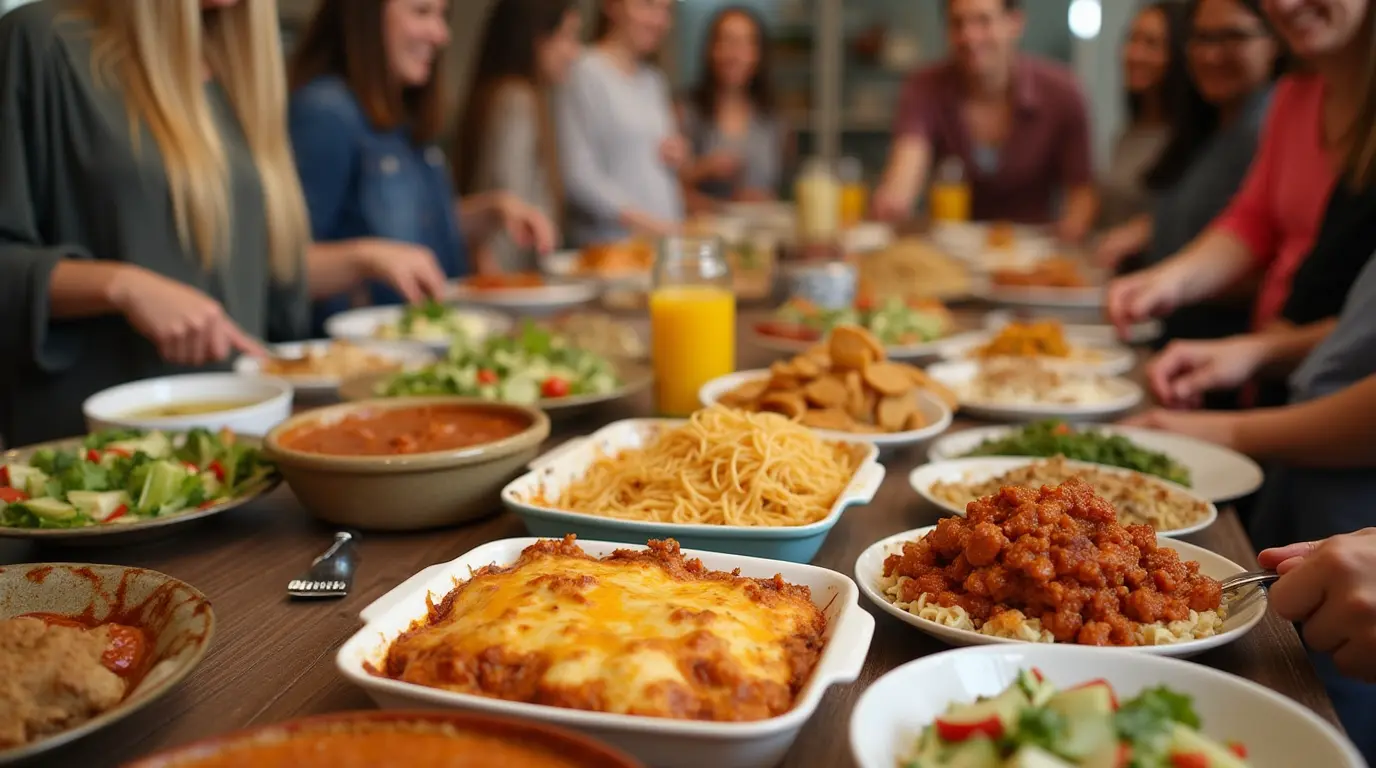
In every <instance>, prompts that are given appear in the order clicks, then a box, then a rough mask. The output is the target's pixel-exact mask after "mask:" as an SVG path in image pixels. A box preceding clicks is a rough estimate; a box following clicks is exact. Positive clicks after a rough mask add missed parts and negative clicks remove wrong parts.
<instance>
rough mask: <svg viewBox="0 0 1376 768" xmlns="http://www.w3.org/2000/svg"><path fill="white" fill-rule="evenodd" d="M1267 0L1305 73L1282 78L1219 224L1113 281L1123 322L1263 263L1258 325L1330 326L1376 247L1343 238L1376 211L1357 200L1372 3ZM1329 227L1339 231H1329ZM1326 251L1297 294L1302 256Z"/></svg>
mask: <svg viewBox="0 0 1376 768" xmlns="http://www.w3.org/2000/svg"><path fill="white" fill-rule="evenodd" d="M1260 5H1261V8H1262V10H1263V11H1264V12H1265V13H1266V14H1267V16H1268V17H1269V18H1270V19H1271V21H1272V22H1273V23H1274V24H1275V26H1276V27H1277V28H1278V29H1279V30H1280V31H1281V33H1282V35H1283V36H1284V38H1285V40H1286V42H1287V43H1288V44H1289V45H1290V47H1291V49H1292V52H1293V53H1294V54H1295V56H1296V57H1297V58H1298V59H1300V60H1301V61H1302V62H1303V63H1304V64H1305V66H1306V71H1304V72H1303V73H1301V74H1296V75H1292V76H1290V77H1287V78H1285V79H1284V80H1282V82H1281V84H1280V85H1279V86H1278V87H1277V90H1276V94H1275V97H1274V100H1273V103H1272V109H1271V113H1270V116H1269V118H1268V121H1267V125H1266V127H1265V129H1264V130H1263V133H1262V138H1261V146H1260V148H1259V149H1258V152H1257V156H1256V159H1255V160H1254V161H1253V164H1252V169H1251V171H1250V173H1249V175H1248V178H1247V181H1246V182H1245V183H1244V184H1243V187H1242V189H1241V190H1240V191H1239V192H1238V194H1237V196H1236V197H1235V198H1234V199H1233V201H1232V203H1231V205H1230V206H1229V207H1228V209H1227V210H1226V211H1225V212H1224V213H1223V215H1222V216H1220V217H1219V218H1218V220H1217V221H1215V223H1214V225H1213V226H1212V227H1211V228H1210V229H1209V230H1208V231H1206V232H1205V233H1204V234H1202V235H1200V236H1199V237H1198V238H1196V239H1195V240H1194V242H1192V243H1190V245H1188V246H1186V248H1185V249H1184V250H1182V251H1181V252H1179V253H1178V254H1176V255H1175V256H1173V257H1172V258H1170V259H1168V260H1166V261H1164V262H1162V263H1161V264H1159V265H1156V266H1154V267H1152V268H1150V269H1146V270H1143V271H1141V272H1138V273H1135V274H1132V275H1128V276H1127V277H1124V278H1120V279H1118V280H1115V281H1114V282H1113V283H1112V284H1111V285H1110V286H1109V296H1108V310H1109V317H1110V319H1111V320H1112V321H1113V322H1114V324H1115V325H1118V326H1119V327H1126V326H1128V325H1131V324H1132V323H1134V322H1139V321H1141V320H1145V319H1148V318H1151V317H1158V316H1161V315H1165V314H1168V313H1170V312H1172V311H1174V310H1175V309H1177V308H1179V307H1182V306H1186V305H1190V304H1194V303H1196V302H1199V301H1201V300H1203V299H1206V298H1210V297H1213V296H1216V295H1218V294H1219V293H1222V292H1224V291H1226V290H1228V289H1229V288H1231V287H1233V286H1234V285H1235V284H1237V283H1238V282H1239V281H1241V280H1243V279H1244V278H1246V277H1248V276H1249V275H1250V274H1252V273H1254V272H1256V271H1261V272H1262V273H1263V274H1262V281H1261V286H1260V289H1259V292H1258V294H1257V299H1256V305H1255V311H1254V314H1253V328H1254V330H1257V331H1265V330H1266V329H1268V328H1271V327H1274V326H1276V325H1277V324H1278V323H1284V324H1288V325H1292V326H1293V325H1307V324H1310V323H1313V324H1315V325H1316V326H1317V328H1316V330H1315V332H1316V333H1323V332H1324V331H1326V330H1327V329H1329V328H1331V326H1332V323H1333V317H1334V316H1335V315H1336V314H1337V312H1338V311H1339V310H1340V309H1341V307H1342V302H1343V299H1344V298H1345V295H1346V293H1345V290H1332V289H1333V288H1340V287H1341V286H1342V285H1344V284H1350V283H1351V281H1352V280H1353V279H1355V277H1356V274H1357V272H1359V271H1360V269H1361V267H1362V265H1363V264H1364V263H1365V259H1366V257H1367V256H1368V255H1369V254H1370V253H1371V251H1372V249H1371V248H1370V247H1366V245H1367V244H1358V243H1355V242H1352V240H1353V239H1354V235H1353V234H1352V233H1350V232H1347V233H1344V236H1343V237H1334V236H1333V235H1334V234H1336V233H1337V230H1339V229H1342V228H1344V227H1348V228H1350V227H1352V226H1361V222H1360V220H1361V219H1366V218H1369V217H1367V216H1365V215H1364V214H1357V212H1356V211H1355V208H1357V207H1359V206H1360V203H1361V202H1362V200H1360V199H1357V198H1362V197H1370V195H1362V194H1361V193H1362V192H1364V191H1367V190H1369V189H1371V188H1372V187H1373V185H1372V182H1373V181H1376V65H1373V61H1376V59H1373V40H1376V16H1374V15H1373V11H1372V4H1371V3H1370V2H1369V0H1260ZM1325 229H1330V230H1333V231H1332V232H1328V233H1327V235H1328V236H1326V237H1321V236H1320V235H1321V234H1324V230H1325ZM1366 229H1367V230H1370V227H1367V228H1366ZM1369 236H1370V235H1365V234H1364V235H1362V236H1361V237H1358V238H1357V239H1366V238H1367V237H1369ZM1339 241H1341V242H1339ZM1355 253H1360V257H1358V256H1354V255H1351V254H1355ZM1320 254H1322V256H1323V257H1324V258H1323V263H1322V265H1321V266H1322V269H1319V268H1318V266H1316V267H1315V268H1312V269H1310V270H1309V271H1308V274H1305V275H1304V278H1305V279H1304V280H1303V283H1304V286H1305V294H1304V295H1303V296H1294V297H1292V295H1291V294H1292V284H1293V283H1294V282H1295V281H1296V278H1297V273H1299V272H1300V268H1301V265H1303V264H1304V263H1305V262H1306V260H1312V259H1316V258H1318V256H1319V255H1320ZM1349 272H1350V274H1348V273H1349ZM1339 275H1342V277H1341V278H1339V277H1338V276H1339ZM1292 299H1293V300H1294V301H1292Z"/></svg>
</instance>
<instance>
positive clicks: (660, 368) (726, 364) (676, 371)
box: [650, 237, 736, 417]
mask: <svg viewBox="0 0 1376 768" xmlns="http://www.w3.org/2000/svg"><path fill="white" fill-rule="evenodd" d="M650 355H651V363H652V365H653V367H654V373H655V385H654V386H655V408H656V410H658V411H659V413H660V414H661V415H663V416H675V417H683V416H689V415H691V414H692V413H693V412H694V411H696V410H698V408H699V407H700V406H701V403H700V401H699V400H698V390H699V389H701V388H702V386H703V385H704V384H706V383H707V382H709V381H711V380H712V379H715V378H718V377H720V376H725V375H726V374H728V373H732V372H733V371H735V370H736V295H735V294H734V293H732V291H731V268H730V265H729V264H728V263H727V261H726V256H725V253H724V249H723V248H722V247H721V243H720V241H718V240H715V239H703V238H690V237H671V238H666V239H665V241H664V243H663V244H662V245H661V247H660V253H659V257H658V258H657V259H656V260H655V270H654V287H653V289H652V290H651V291H650Z"/></svg>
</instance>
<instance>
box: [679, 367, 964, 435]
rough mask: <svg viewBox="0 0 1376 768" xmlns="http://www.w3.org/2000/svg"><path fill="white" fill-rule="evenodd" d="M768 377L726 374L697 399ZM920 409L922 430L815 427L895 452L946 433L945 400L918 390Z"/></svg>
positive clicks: (706, 400)
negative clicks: (923, 421)
mask: <svg viewBox="0 0 1376 768" xmlns="http://www.w3.org/2000/svg"><path fill="white" fill-rule="evenodd" d="M768 377H769V371H767V370H756V371H737V372H736V373H729V374H727V375H725V376H721V377H719V378H715V379H712V380H711V381H709V382H707V383H706V384H704V385H703V386H702V389H700V390H698V400H699V401H700V402H701V403H702V404H703V405H705V406H709V407H710V406H713V405H716V404H717V401H718V400H720V399H721V398H722V396H724V395H725V394H726V393H728V392H730V391H731V390H733V389H736V388H737V387H739V386H741V385H742V384H745V383H747V382H751V381H755V380H756V379H764V378H768ZM917 404H918V408H919V409H921V411H922V415H923V417H925V418H926V420H927V426H925V427H923V428H922V429H914V430H910V431H907V432H894V433H892V434H882V435H881V434H874V435H868V434H853V433H850V432H834V431H832V430H829V429H814V430H813V431H814V432H816V433H817V434H818V436H820V437H823V438H825V439H827V440H843V441H846V442H851V443H869V444H870V445H873V446H875V447H876V448H878V449H879V450H880V451H894V450H898V449H900V448H911V447H912V446H914V445H918V444H919V443H922V442H924V441H926V440H930V439H932V438H933V437H936V436H937V435H939V434H941V433H942V432H945V431H946V429H947V428H948V427H950V426H951V419H952V418H953V414H952V413H951V409H950V408H947V407H946V405H945V403H942V402H941V401H940V400H937V399H936V397H934V396H932V395H929V394H927V393H926V392H922V391H919V392H918V393H917Z"/></svg>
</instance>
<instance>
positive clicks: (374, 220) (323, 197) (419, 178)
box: [289, 76, 469, 333]
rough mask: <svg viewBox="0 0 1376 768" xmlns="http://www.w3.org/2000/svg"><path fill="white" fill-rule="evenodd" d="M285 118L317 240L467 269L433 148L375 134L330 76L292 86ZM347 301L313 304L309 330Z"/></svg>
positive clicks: (455, 272)
mask: <svg viewBox="0 0 1376 768" xmlns="http://www.w3.org/2000/svg"><path fill="white" fill-rule="evenodd" d="M289 116H290V130H291V141H292V146H293V148H294V149H295V154H296V169H297V173H299V174H300V176H301V186H302V188H303V189H304V191H305V193H306V207H307V209H308V210H309V211H310V217H311V234H312V235H313V237H314V239H315V240H316V241H317V242H331V241H338V240H349V239H353V238H361V237H375V238H382V239H386V240H399V241H403V242H407V243H414V244H416V245H423V246H425V247H427V248H429V249H430V250H432V251H434V253H435V256H436V257H437V258H438V259H439V262H440V264H441V265H442V266H443V268H444V271H445V274H447V275H449V276H450V277H458V276H460V275H463V274H465V273H466V272H467V271H468V268H469V265H468V254H467V252H466V249H465V246H464V241H463V238H462V236H461V235H460V233H459V226H458V221H457V218H456V216H455V214H454V196H453V190H452V188H451V186H450V182H449V173H448V169H447V167H446V163H445V158H444V152H443V151H442V150H440V148H439V147H437V146H434V145H426V146H418V145H416V144H415V143H414V142H412V141H411V137H410V132H409V130H408V129H407V128H405V127H402V128H397V129H394V130H389V131H379V130H377V129H375V128H374V127H373V126H372V124H371V123H370V122H369V120H368V117H367V115H365V114H364V112H363V109H362V108H361V107H360V105H359V103H358V100H357V99H356V98H355V97H354V94H353V92H352V91H351V90H350V89H349V87H348V85H347V84H346V83H345V82H344V81H343V80H342V79H340V78H338V77H333V76H330V77H322V78H319V79H316V80H313V81H312V82H310V83H307V84H306V85H305V86H302V87H301V88H299V89H298V90H297V91H296V92H294V93H293V94H292V96H291V103H290V110H289ZM369 293H370V295H371V299H372V302H373V303H374V304H397V303H400V302H401V297H400V296H398V295H397V294H396V293H395V292H394V291H392V290H391V289H390V288H388V287H386V286H383V285H378V284H371V285H370V286H369ZM349 299H350V297H349V296H348V295H341V296H333V297H330V298H328V299H323V300H321V301H318V302H316V306H315V317H314V320H315V326H316V331H317V333H318V332H319V331H320V326H321V324H323V322H324V320H325V318H327V317H329V316H330V315H332V314H334V313H336V312H339V311H341V310H344V309H348V308H349V306H350V301H349Z"/></svg>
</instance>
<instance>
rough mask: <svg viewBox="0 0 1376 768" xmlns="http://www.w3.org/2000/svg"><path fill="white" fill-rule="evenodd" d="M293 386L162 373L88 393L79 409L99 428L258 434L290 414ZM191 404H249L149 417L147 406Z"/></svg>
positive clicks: (273, 381) (258, 379) (228, 376)
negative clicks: (224, 430) (204, 429)
mask: <svg viewBox="0 0 1376 768" xmlns="http://www.w3.org/2000/svg"><path fill="white" fill-rule="evenodd" d="M291 399H292V386H291V384H288V383H287V382H285V381H283V380H282V379H277V378H273V377H270V376H255V377H247V376H239V375H237V374H233V373H191V374H186V375H182V376H163V377H160V378H156V379H144V380H142V381H134V382H130V383H128V384H121V385H119V386H117V387H111V388H110V389H107V390H105V391H103V392H97V393H96V394H94V395H92V396H90V397H88V398H86V402H85V403H82V406H81V411H82V413H84V414H85V415H86V426H87V428H88V429H90V430H91V431H92V432H96V431H99V430H102V429H160V430H163V431H164V432H182V431H186V430H188V429H191V428H193V427H205V428H206V429H210V430H219V429H229V430H231V431H234V432H238V433H239V434H244V435H256V436H260V437H261V436H262V435H264V434H266V433H267V431H268V430H270V429H272V428H273V427H274V426H276V425H277V424H278V423H280V422H281V421H282V420H283V419H285V418H287V417H288V416H290V415H291ZM195 403H247V405H244V406H242V407H238V408H231V409H229V410H223V411H213V412H209V413H198V414H193V415H187V416H169V417H150V416H142V415H140V414H141V413H144V412H147V411H148V410H150V409H154V408H158V407H163V406H170V405H179V404H195Z"/></svg>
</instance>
